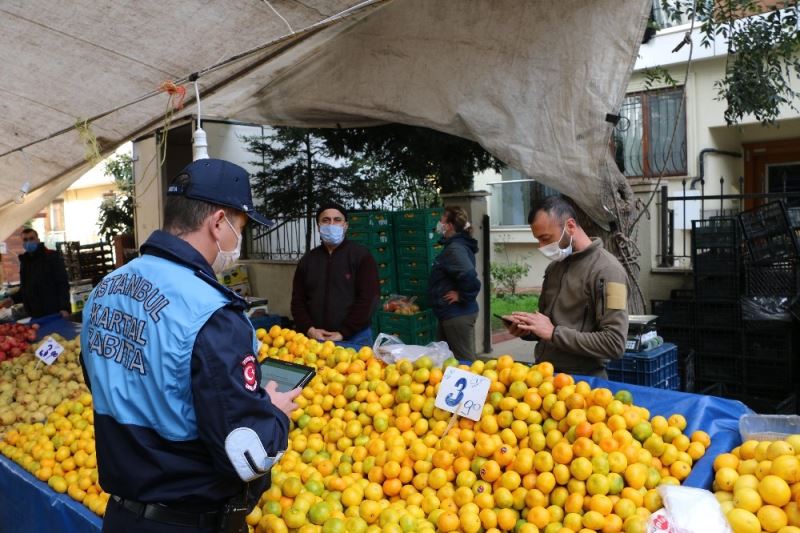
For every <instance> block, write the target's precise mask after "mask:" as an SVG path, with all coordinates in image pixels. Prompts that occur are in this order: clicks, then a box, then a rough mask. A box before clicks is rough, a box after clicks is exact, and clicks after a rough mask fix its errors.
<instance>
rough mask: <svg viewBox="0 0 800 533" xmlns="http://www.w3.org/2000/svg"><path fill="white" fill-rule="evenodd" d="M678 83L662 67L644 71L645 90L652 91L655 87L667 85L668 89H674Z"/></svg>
mask: <svg viewBox="0 0 800 533" xmlns="http://www.w3.org/2000/svg"><path fill="white" fill-rule="evenodd" d="M677 84H678V82H677V81H676V80H675V78H673V77H672V75H671V74H670V73H669V71H668V70H667V69H665V68H664V67H662V66H660V65H659V66H655V67H650V68H646V69H644V88H645V90H648V91H649V90H650V89H653V88H654V87H657V86H663V85H667V86H669V87H676V86H677Z"/></svg>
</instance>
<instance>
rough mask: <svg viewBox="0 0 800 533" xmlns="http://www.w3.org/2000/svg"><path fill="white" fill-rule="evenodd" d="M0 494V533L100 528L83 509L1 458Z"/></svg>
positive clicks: (95, 518) (88, 532)
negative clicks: (3, 532) (2, 532)
mask: <svg viewBox="0 0 800 533" xmlns="http://www.w3.org/2000/svg"><path fill="white" fill-rule="evenodd" d="M0 494H1V495H2V497H0V524H3V526H2V527H0V530H2V531H25V532H26V533H52V532H54V531H65V532H66V531H76V532H77V531H80V532H81V533H93V532H99V531H100V530H101V528H102V519H101V518H100V517H99V516H97V515H96V514H94V513H92V512H91V511H90V510H89V509H88V508H87V507H84V506H83V505H82V504H80V503H78V502H77V501H75V500H73V499H72V498H70V497H69V496H67V495H66V494H59V493H57V492H55V491H53V490H52V489H51V488H50V487H48V486H47V484H46V483H43V482H41V481H39V480H38V479H36V478H35V477H33V476H32V475H30V474H29V473H28V472H26V471H25V470H23V469H22V467H20V466H19V465H18V464H16V463H14V462H13V461H12V460H11V459H9V458H7V457H4V456H2V455H0ZM5 528H8V529H5Z"/></svg>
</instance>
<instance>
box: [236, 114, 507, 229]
mask: <svg viewBox="0 0 800 533" xmlns="http://www.w3.org/2000/svg"><path fill="white" fill-rule="evenodd" d="M244 141H245V142H246V143H247V145H248V150H249V151H250V152H251V153H253V154H254V155H256V156H257V160H255V161H252V164H254V165H256V166H257V167H259V171H258V172H257V174H256V176H255V178H256V179H255V182H254V185H253V192H254V195H255V196H256V197H257V198H260V199H261V200H262V201H263V205H264V210H265V211H266V212H267V213H268V214H270V215H273V216H278V215H283V216H286V217H291V218H296V217H307V216H310V214H311V213H313V211H314V209H315V207H316V205H317V204H318V203H320V202H321V201H322V200H323V199H325V200H335V201H338V202H340V203H342V204H344V205H347V206H351V205H357V206H358V207H361V208H370V209H395V208H418V207H431V206H434V205H439V203H440V199H439V192H440V191H441V192H453V191H462V190H468V189H470V188H471V187H472V176H473V174H474V173H475V172H476V171H480V170H484V169H486V168H498V169H499V168H500V165H501V163H500V161H498V160H497V159H495V158H494V157H492V156H491V155H489V153H488V152H486V151H485V150H484V149H483V148H482V147H481V146H480V145H478V144H477V143H474V142H472V141H467V140H465V139H461V138H459V137H454V136H452V135H446V134H444V133H439V132H436V131H433V130H429V129H425V128H418V127H411V126H403V125H399V124H390V125H386V126H378V127H374V128H354V129H303V128H286V127H277V128H274V129H273V131H272V133H270V134H269V135H267V136H265V137H263V138H262V137H245V138H244Z"/></svg>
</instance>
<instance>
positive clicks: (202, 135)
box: [192, 80, 208, 161]
mask: <svg viewBox="0 0 800 533" xmlns="http://www.w3.org/2000/svg"><path fill="white" fill-rule="evenodd" d="M194 95H195V102H197V129H196V130H194V134H193V135H192V160H194V161H197V160H198V159H208V138H207V137H206V132H205V131H203V128H202V122H201V120H202V119H201V111H200V89H199V88H198V86H197V80H194Z"/></svg>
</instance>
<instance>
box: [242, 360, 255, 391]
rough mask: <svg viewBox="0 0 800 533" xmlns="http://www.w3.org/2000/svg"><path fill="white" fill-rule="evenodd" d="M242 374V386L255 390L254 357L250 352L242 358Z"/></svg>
mask: <svg viewBox="0 0 800 533" xmlns="http://www.w3.org/2000/svg"><path fill="white" fill-rule="evenodd" d="M242 375H243V376H244V388H245V389H247V390H249V391H254V390H256V387H257V386H258V381H257V380H256V358H255V356H253V355H252V354H250V355H247V356H246V357H245V358H244V359H242Z"/></svg>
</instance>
